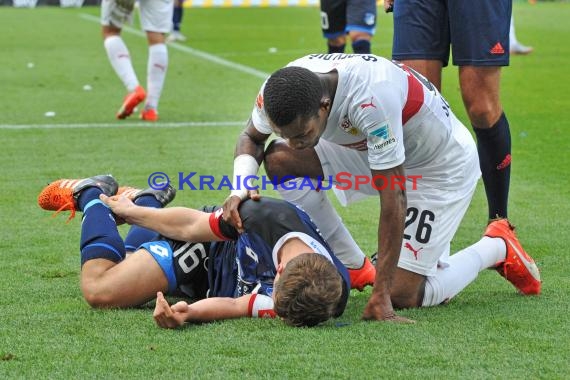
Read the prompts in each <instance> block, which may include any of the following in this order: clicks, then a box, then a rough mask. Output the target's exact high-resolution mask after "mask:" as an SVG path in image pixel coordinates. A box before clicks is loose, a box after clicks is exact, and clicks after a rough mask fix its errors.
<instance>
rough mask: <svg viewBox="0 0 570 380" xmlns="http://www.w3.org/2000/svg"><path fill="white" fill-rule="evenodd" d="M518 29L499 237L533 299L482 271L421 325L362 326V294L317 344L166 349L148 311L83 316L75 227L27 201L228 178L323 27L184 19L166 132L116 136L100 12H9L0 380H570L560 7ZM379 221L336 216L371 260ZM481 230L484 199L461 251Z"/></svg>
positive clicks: (168, 343)
mask: <svg viewBox="0 0 570 380" xmlns="http://www.w3.org/2000/svg"><path fill="white" fill-rule="evenodd" d="M514 13H515V18H516V27H517V34H518V37H519V39H520V40H521V41H522V42H523V43H525V44H528V45H532V46H534V48H535V52H534V53H533V54H531V55H529V56H526V57H520V56H514V57H512V58H511V66H510V67H508V68H505V69H504V70H503V78H502V79H503V80H502V88H501V91H502V100H503V103H504V108H505V110H506V112H507V116H508V117H509V120H510V124H511V129H512V136H513V157H514V158H513V167H512V183H511V197H510V217H511V219H512V221H513V223H514V224H516V225H517V227H518V234H519V236H520V238H521V241H522V242H523V245H524V246H525V248H526V249H527V251H528V252H529V253H530V254H531V255H532V256H534V258H535V259H536V260H537V262H538V264H539V266H540V269H541V271H542V276H543V281H544V283H543V294H542V295H541V296H539V297H522V296H519V295H518V294H517V293H516V291H515V289H514V288H513V287H512V286H511V285H510V284H509V283H507V282H506V281H504V280H503V279H502V278H501V277H500V276H498V275H497V274H496V273H494V272H493V271H485V272H484V273H482V274H481V275H480V276H479V278H478V279H477V281H476V282H475V283H473V284H472V285H471V286H469V287H468V288H467V289H466V290H465V291H464V292H462V293H461V294H460V295H459V296H458V297H456V298H455V299H454V300H452V302H451V303H450V304H449V305H447V306H444V307H436V308H427V309H421V310H405V311H401V312H400V314H401V315H404V316H407V317H410V318H413V319H415V320H416V321H417V323H416V324H415V325H394V324H386V323H377V322H363V321H361V320H360V315H361V313H362V310H363V308H364V305H365V304H366V301H367V298H368V296H369V294H370V289H367V290H366V291H364V292H363V293H358V292H353V293H352V294H351V297H350V301H349V305H348V308H347V311H346V312H345V314H344V315H343V316H342V317H341V318H339V319H338V320H336V321H330V322H329V323H326V324H325V325H323V326H321V327H318V328H313V329H293V328H289V327H286V326H284V325H283V324H282V323H281V322H280V321H278V320H246V319H244V320H234V321H225V322H220V323H211V324H205V325H200V326H188V327H187V328H184V329H181V330H177V331H167V330H162V329H159V328H157V327H156V326H155V325H154V322H153V321H152V317H151V311H152V304H151V305H147V306H145V307H141V308H138V309H132V310H113V311H99V310H92V309H90V308H89V307H88V305H87V304H86V303H85V302H84V301H83V298H82V296H81V292H80V289H79V271H80V268H79V252H78V251H79V250H78V242H79V232H80V218H79V217H77V218H76V219H74V220H72V221H71V222H70V223H68V224H66V223H65V219H66V217H67V215H59V216H58V217H57V218H55V219H53V218H50V214H49V213H47V212H45V211H43V210H41V209H40V208H39V207H38V206H37V204H36V197H37V194H38V193H39V191H40V190H41V188H42V187H43V186H44V185H45V184H46V183H48V182H49V181H50V180H53V179H56V178H61V177H68V178H69V177H72V178H73V177H83V176H90V175H94V174H100V173H107V172H110V173H113V174H114V175H115V177H116V178H117V179H118V180H119V181H120V182H122V183H125V184H130V185H134V186H141V187H142V186H146V180H147V177H148V176H149V174H151V173H152V172H155V171H163V172H165V173H168V174H170V175H176V173H178V172H184V173H189V172H191V171H195V172H198V173H200V174H209V175H214V176H221V175H223V174H228V175H229V174H231V170H232V164H231V162H232V156H233V148H234V144H235V139H236V136H237V134H238V133H239V131H240V130H241V128H242V125H243V123H244V122H245V120H246V119H247V117H248V116H249V113H250V112H251V107H252V105H253V101H254V98H255V95H256V93H257V90H258V88H259V86H260V85H261V82H262V80H263V79H262V78H263V76H264V75H265V74H268V73H271V72H272V71H274V70H276V69H277V68H279V67H281V66H283V65H284V64H286V63H287V62H288V61H290V60H292V59H293V58H296V57H298V56H301V55H304V54H308V53H313V52H320V51H322V50H323V49H324V46H325V42H324V40H323V39H322V37H321V33H320V26H319V20H320V17H319V10H318V9H316V8H272V9H241V8H239V9H187V10H186V14H185V19H184V24H183V27H182V29H183V32H184V33H185V34H187V35H188V37H189V41H188V42H187V43H185V44H181V45H171V47H170V49H169V53H170V68H169V71H168V75H167V79H166V85H165V88H164V92H163V96H162V99H161V103H160V117H161V120H160V122H159V123H158V124H157V125H149V124H145V123H143V122H141V121H139V120H137V118H136V117H133V118H131V119H129V120H126V121H117V120H115V119H114V113H115V111H116V109H117V108H118V107H119V105H120V102H121V100H122V98H123V96H124V89H123V87H122V85H121V83H120V81H119V80H118V78H116V77H115V74H114V72H113V71H112V69H111V67H110V65H109V63H108V62H107V58H106V56H105V52H104V50H103V47H102V41H101V36H100V28H99V25H98V22H97V19H98V15H99V9H98V8H89V7H85V8H80V9H60V8H57V7H43V8H38V9H14V8H11V7H0V25H1V26H2V27H1V28H0V30H1V36H0V143H1V149H0V163H1V173H2V177H1V185H0V226H1V228H0V378H1V379H18V378H34V379H36V378H49V379H63V378H78V379H79V378H139V379H141V378H144V379H159V378H169V379H179V378H180V379H181V378H190V379H218V378H220V379H253V378H261V379H274V378H284V379H313V378H315V379H316V378H321V379H382V378H403V379H409V378H484V379H486V378H501V379H502V378H512V379H520V378H544V379H563V378H569V377H570V364H569V363H570V362H569V357H570V349H569V348H568V347H569V346H568V342H569V340H570V323H569V317H568V315H569V314H568V312H569V310H570V307H569V296H568V294H569V290H570V280H569V279H570V276H569V271H570V253H569V252H568V247H569V246H570V237H569V236H570V235H569V232H568V231H570V222H569V216H570V191H569V189H570V175H569V171H568V168H569V167H570V149H569V147H570V144H569V140H570V123H569V117H568V109H569V107H570V102H569V99H570V97H569V95H568V91H569V90H568V89H569V88H570V74H569V71H568V67H569V66H568V60H569V57H570V45H569V44H568V37H569V36H570V27H569V26H568V21H567V20H568V19H570V3H568V2H539V3H538V4H537V5H534V6H531V5H529V4H528V3H526V2H522V1H520V2H516V3H515V5H514ZM391 17H392V16H391V15H385V14H383V13H382V12H379V20H378V25H379V27H378V31H377V34H376V37H375V39H374V41H373V46H372V49H373V51H374V52H375V53H377V54H380V55H384V56H390V49H391V38H392V32H391V30H392V18H391ZM138 30H139V29H138V23H136V24H135V25H134V26H133V28H132V29H128V30H126V31H125V32H124V38H125V40H126V42H127V44H128V46H129V48H130V50H131V56H132V58H133V61H134V63H135V66H136V70H137V72H138V75H139V79H140V80H141V82H143V83H144V81H145V77H146V57H147V47H146V41H145V39H144V37H143V36H142V34H141V33H140V32H138ZM271 48H274V49H271ZM275 49H276V51H275ZM270 50H271V51H274V52H270ZM85 85H89V86H91V88H92V90H91V91H85V90H84V89H83V87H84V86H85ZM443 92H444V94H445V96H446V97H447V99H448V100H449V102H450V103H451V105H452V107H453V108H454V110H455V112H456V114H457V115H458V116H459V117H460V118H461V119H462V120H463V121H464V122H466V123H467V118H466V116H465V112H464V109H463V105H462V103H461V99H460V95H459V90H458V85H457V69H456V68H455V67H449V68H447V69H446V70H445V76H444V88H443ZM46 112H54V113H55V116H52V117H47V116H45V114H46ZM268 193H269V194H273V193H272V192H268ZM226 194H227V191H225V190H223V191H191V190H189V189H185V190H184V191H179V193H178V196H177V198H176V200H175V201H174V205H187V206H193V207H198V206H201V205H203V204H214V203H220V202H221V201H222V200H223V199H224V198H225V196H226ZM377 203H378V202H377V200H376V199H370V200H367V201H364V202H362V203H359V204H356V205H354V207H350V208H348V209H340V212H341V214H342V216H343V218H344V221H345V222H346V224H347V225H348V227H349V229H350V230H351V231H352V232H353V234H354V235H355V238H356V240H357V241H358V242H360V244H361V245H362V247H363V248H364V249H365V250H366V251H367V252H370V253H372V252H373V251H374V250H375V244H376V238H375V233H376V220H377V219H376V214H377V212H378V204H377ZM485 222H486V201H485V196H484V192H483V188H482V186H480V187H479V188H478V189H477V192H476V194H475V197H474V199H473V202H472V205H471V207H470V209H469V211H468V213H467V215H466V217H465V219H464V221H463V223H462V224H461V227H460V229H459V231H458V234H457V236H456V238H455V240H454V241H453V245H452V249H453V251H456V250H458V249H460V248H462V247H464V246H466V245H468V244H470V243H472V242H474V241H476V240H478V239H479V238H480V236H481V234H482V232H483V229H484V225H485ZM125 228H126V227H121V231H123V232H124V231H126V229H125Z"/></svg>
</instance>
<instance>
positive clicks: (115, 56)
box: [103, 36, 139, 92]
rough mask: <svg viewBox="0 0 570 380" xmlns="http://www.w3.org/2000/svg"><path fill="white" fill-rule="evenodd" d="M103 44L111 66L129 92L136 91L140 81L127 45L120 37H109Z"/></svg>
mask: <svg viewBox="0 0 570 380" xmlns="http://www.w3.org/2000/svg"><path fill="white" fill-rule="evenodd" d="M103 44H104V46H105V50H106V51H107V57H109V62H111V66H113V69H114V70H115V72H116V73H117V75H118V76H119V78H120V79H121V81H122V82H123V84H124V85H125V87H126V88H127V91H128V92H132V91H134V90H135V88H136V87H137V86H138V85H139V80H138V79H137V75H136V74H135V69H134V68H133V64H132V62H131V56H130V54H129V49H128V48H127V45H125V43H124V42H123V39H122V38H121V37H119V36H111V37H107V38H106V39H105V41H104V42H103Z"/></svg>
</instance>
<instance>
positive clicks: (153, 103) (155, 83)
mask: <svg viewBox="0 0 570 380" xmlns="http://www.w3.org/2000/svg"><path fill="white" fill-rule="evenodd" d="M167 68H168V50H167V49H166V44H155V45H151V46H149V48H148V66H147V79H146V86H147V96H146V105H145V108H154V109H157V108H158V101H159V99H160V94H161V93H162V87H163V86H164V79H165V77H166V69H167Z"/></svg>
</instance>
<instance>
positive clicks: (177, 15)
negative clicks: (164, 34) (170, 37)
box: [172, 5, 184, 32]
mask: <svg viewBox="0 0 570 380" xmlns="http://www.w3.org/2000/svg"><path fill="white" fill-rule="evenodd" d="M183 14H184V9H183V8H182V5H175V6H174V13H173V14H172V24H173V30H175V31H177V32H180V23H182V15H183Z"/></svg>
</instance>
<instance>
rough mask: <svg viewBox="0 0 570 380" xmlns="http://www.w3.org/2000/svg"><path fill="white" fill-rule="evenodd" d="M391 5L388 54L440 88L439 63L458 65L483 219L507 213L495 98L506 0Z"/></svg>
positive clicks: (503, 131)
mask: <svg viewBox="0 0 570 380" xmlns="http://www.w3.org/2000/svg"><path fill="white" fill-rule="evenodd" d="M392 5H393V11H394V41H393V45H392V58H393V59H396V60H398V61H400V62H402V63H403V64H405V65H406V66H408V67H411V68H412V69H414V70H416V71H418V72H419V73H421V74H423V75H424V76H425V77H426V78H427V79H428V80H429V81H430V82H431V83H433V84H434V85H435V86H436V87H437V89H438V90H441V74H442V68H443V67H445V66H447V65H448V62H449V55H450V46H452V47H453V64H454V65H456V66H459V85H460V88H461V96H462V98H463V103H464V105H465V109H466V111H467V115H468V116H469V120H470V121H471V125H472V127H473V130H474V131H475V136H476V137H477V150H478V153H479V165H480V167H481V172H482V177H483V183H484V185H485V192H486V194H487V203H488V214H489V220H494V219H498V218H507V216H508V215H507V206H508V196H509V185H510V170H511V165H510V164H511V134H510V128H509V122H508V120H507V117H506V116H505V113H504V111H503V107H502V105H501V101H500V80H501V66H508V65H509V28H510V25H511V13H512V0H480V1H472V0H454V1H449V0H386V1H385V2H384V6H385V7H391V6H392Z"/></svg>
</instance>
